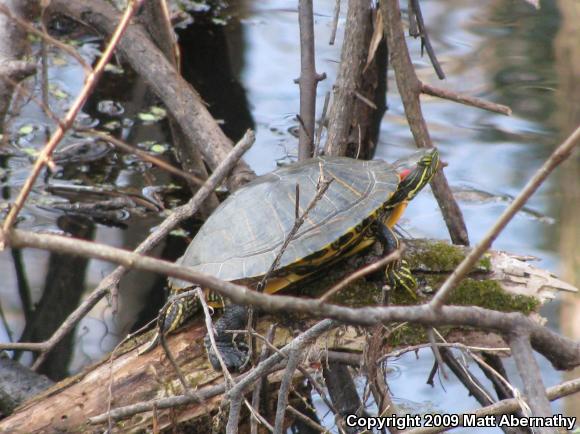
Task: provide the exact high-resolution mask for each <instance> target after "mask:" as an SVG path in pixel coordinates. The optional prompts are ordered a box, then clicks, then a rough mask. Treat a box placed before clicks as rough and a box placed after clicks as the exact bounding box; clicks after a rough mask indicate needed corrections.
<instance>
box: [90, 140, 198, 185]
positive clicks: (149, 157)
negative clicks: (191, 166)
mask: <svg viewBox="0 0 580 434" xmlns="http://www.w3.org/2000/svg"><path fill="white" fill-rule="evenodd" d="M83 132H84V131H83ZM86 132H87V133H90V134H92V135H95V136H97V137H99V138H100V139H102V140H104V141H106V142H108V143H111V144H112V145H114V146H115V147H117V148H120V149H122V150H123V151H125V152H129V153H131V154H135V155H137V156H138V157H139V158H140V159H142V160H144V161H148V162H149V163H151V164H153V165H155V166H157V167H159V168H161V169H163V170H165V171H167V172H169V173H172V174H174V175H177V176H179V177H181V178H183V179H185V180H186V181H189V182H191V183H193V184H194V185H200V186H201V185H203V183H204V182H205V181H204V180H203V179H200V178H198V177H197V176H195V175H192V174H191V173H187V172H184V171H183V170H180V169H178V168H176V167H173V166H172V165H171V164H169V163H167V162H166V161H163V160H161V159H159V158H157V157H154V156H153V155H150V154H148V153H147V152H145V151H142V150H141V149H139V148H137V147H135V146H131V145H129V144H128V143H126V142H124V141H123V140H120V139H118V138H116V137H113V136H111V135H110V134H107V133H104V132H102V131H97V130H87V131H86Z"/></svg>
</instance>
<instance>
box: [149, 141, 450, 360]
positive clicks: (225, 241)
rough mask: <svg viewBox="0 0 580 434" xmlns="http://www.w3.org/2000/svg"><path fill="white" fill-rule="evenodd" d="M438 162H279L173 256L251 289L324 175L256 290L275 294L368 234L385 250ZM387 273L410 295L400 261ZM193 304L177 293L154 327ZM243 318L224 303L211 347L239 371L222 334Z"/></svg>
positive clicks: (366, 241) (418, 156)
mask: <svg viewBox="0 0 580 434" xmlns="http://www.w3.org/2000/svg"><path fill="white" fill-rule="evenodd" d="M438 167H439V153H438V151H437V149H435V148H430V149H423V150H420V151H418V152H415V153H414V154H412V155H411V156H409V157H407V158H404V159H402V160H398V161H396V162H394V163H392V164H390V163H387V162H385V161H381V160H368V161H363V160H356V159H352V158H348V157H329V156H319V157H316V158H312V159H309V160H306V161H303V162H299V163H295V164H292V165H289V166H285V167H282V168H279V169H277V170H275V171H273V172H270V173H268V174H265V175H262V176H259V177H257V178H256V179H254V180H253V181H252V182H250V183H248V184H247V185H246V186H244V187H242V188H240V189H239V190H237V191H236V192H234V193H233V194H231V195H230V196H229V197H228V198H227V199H226V200H225V201H224V202H222V203H221V205H220V206H218V208H216V210H215V211H214V212H213V213H212V214H211V216H210V217H209V218H208V219H207V220H206V222H205V223H204V224H203V226H202V227H201V228H200V230H199V231H198V233H197V235H196V236H195V237H194V239H193V240H192V241H191V243H190V244H189V246H188V247H187V250H186V251H185V254H184V255H183V256H182V257H181V258H180V259H178V261H177V262H178V264H180V265H183V266H186V267H189V268H191V269H193V270H195V271H197V272H201V273H206V274H210V275H213V276H215V277H218V278H220V279H222V280H226V281H232V282H236V283H240V284H244V285H248V286H249V287H254V288H255V287H256V285H257V283H258V282H260V281H261V280H262V278H263V277H264V275H265V274H266V273H267V271H268V269H269V268H270V267H271V265H272V263H273V261H274V260H275V258H276V257H277V255H279V252H280V250H281V247H282V245H283V244H284V241H285V239H286V237H287V236H288V234H289V232H290V230H291V228H292V227H293V226H294V223H295V219H296V210H297V209H298V210H299V213H300V214H302V213H303V212H304V210H305V209H306V208H307V206H308V205H309V203H310V201H312V199H313V197H314V196H315V195H316V193H317V188H319V183H320V180H321V179H322V178H324V179H326V180H328V182H329V183H330V185H329V187H328V189H327V190H326V192H325V193H324V194H323V195H322V196H321V197H320V199H319V200H318V201H317V202H315V203H314V205H313V207H312V208H311V209H310V211H309V213H308V214H307V216H306V218H305V221H304V223H303V224H302V225H301V226H300V227H299V229H298V231H297V232H296V233H295V235H294V237H293V238H292V239H291V240H290V242H289V243H288V244H287V247H286V248H285V250H284V251H283V253H282V255H281V257H280V258H279V263H278V267H277V268H276V269H275V271H274V272H273V273H271V275H270V277H269V278H268V282H267V284H266V285H265V287H264V288H261V289H262V290H263V291H264V292H266V293H270V294H272V293H275V292H278V291H280V290H281V289H284V288H286V287H288V286H289V285H291V284H293V283H295V282H298V281H299V280H301V279H303V278H305V277H306V276H308V275H310V274H312V273H314V272H315V271H317V270H319V269H320V268H321V267H325V266H328V265H331V264H334V263H336V262H337V261H338V260H340V259H343V258H345V257H348V256H352V255H354V254H356V253H357V252H359V251H361V250H363V249H364V248H366V247H368V246H370V245H371V244H372V243H374V242H375V241H376V240H379V241H381V242H382V243H383V246H384V250H385V253H389V252H391V251H393V250H394V249H396V248H397V247H398V245H399V241H398V239H397V237H396V235H395V234H394V233H393V231H392V227H393V226H394V225H395V224H396V223H397V221H398V220H399V218H400V217H401V215H402V213H403V212H404V210H405V208H406V206H407V204H408V202H409V201H410V200H411V199H413V198H414V197H415V195H416V194H417V193H418V192H419V191H420V190H421V189H422V188H423V187H424V186H425V185H426V184H427V183H428V182H429V181H430V180H431V178H432V177H433V175H434V174H435V172H436V171H437V170H438ZM297 186H298V187H297ZM297 191H298V193H297ZM297 202H298V203H297ZM386 275H387V282H388V283H389V285H390V286H391V287H394V288H405V289H407V290H409V291H413V290H414V289H415V288H416V286H417V284H416V281H415V279H414V277H413V276H412V274H411V273H410V271H409V270H408V267H407V266H406V263H405V262H404V260H403V261H399V262H398V263H395V264H394V265H390V266H388V267H387V269H386ZM168 286H169V289H170V293H171V294H173V295H175V294H179V293H180V292H183V291H185V290H187V289H191V288H192V287H193V286H194V285H192V284H191V283H189V282H186V281H183V280H179V279H173V278H172V279H169V283H168ZM208 302H209V303H210V304H211V305H212V306H213V307H221V306H222V305H223V300H221V299H220V298H219V297H218V296H216V295H215V294H212V293H210V294H209V295H208ZM196 310H197V309H196V303H195V301H194V300H193V298H177V299H176V300H175V301H173V302H171V303H170V304H169V306H167V307H166V309H165V315H164V318H163V319H162V321H161V323H162V325H161V327H160V330H159V331H158V333H169V332H172V331H173V330H175V329H176V328H178V327H179V326H180V325H181V324H183V323H184V322H185V320H186V319H187V318H189V317H190V316H191V315H193V313H195V312H196ZM246 321H247V309H246V308H245V307H242V306H237V305H233V304H230V305H226V306H225V309H224V313H223V315H222V317H221V318H220V319H219V320H218V321H217V322H216V323H215V332H216V334H215V340H216V343H217V349H218V351H220V353H221V356H222V359H223V361H224V362H225V365H226V366H227V367H228V369H231V370H238V369H239V368H240V367H242V366H243V365H244V363H245V361H246V359H247V354H246V352H245V351H244V349H243V348H241V347H240V346H238V345H237V344H236V342H235V341H234V339H233V335H232V334H231V333H228V332H226V330H239V329H243V328H244V327H245V325H246ZM157 336H158V335H157ZM156 342H157V337H156V338H154V339H153V340H152V341H151V342H150V343H149V345H148V346H147V347H146V348H145V349H144V350H142V351H141V352H146V351H148V350H150V349H151V348H152V347H154V346H155V345H156ZM205 346H206V349H207V352H208V356H209V360H210V362H211V364H212V366H213V367H214V368H216V369H220V368H219V367H220V363H219V360H218V358H217V357H216V355H215V353H214V351H213V349H212V348H211V345H210V342H209V339H208V337H207V336H206V339H205Z"/></svg>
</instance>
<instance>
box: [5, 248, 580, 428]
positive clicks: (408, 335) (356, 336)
mask: <svg viewBox="0 0 580 434" xmlns="http://www.w3.org/2000/svg"><path fill="white" fill-rule="evenodd" d="M407 247H408V248H407V250H406V252H405V257H406V258H407V260H408V261H409V263H410V264H411V266H412V268H413V269H414V271H415V274H416V275H417V276H418V277H419V279H420V280H421V281H422V282H423V284H424V285H426V286H427V287H433V288H436V287H437V286H438V284H439V283H441V282H442V280H444V279H445V277H446V275H447V274H448V273H449V272H451V271H452V270H453V268H454V267H455V266H456V265H457V264H458V263H459V262H460V261H461V259H462V258H463V257H464V254H465V252H466V249H465V248H461V247H456V246H450V245H448V244H446V243H443V242H439V241H425V240H421V241H419V240H418V241H413V242H407ZM522 259H529V258H522V257H517V256H514V255H508V254H506V253H502V252H490V253H488V254H486V256H485V257H484V258H482V259H481V260H480V261H479V263H478V264H477V266H476V267H475V269H474V270H473V272H472V274H471V275H470V276H469V278H468V279H466V280H464V282H463V283H462V284H461V285H460V286H459V287H458V288H457V289H456V291H455V293H454V295H453V297H452V300H451V301H450V304H463V305H471V304H475V305H479V306H482V307H488V308H491V309H496V310H501V311H521V312H524V313H526V314H533V315H537V314H536V310H537V308H538V306H539V305H540V304H542V303H543V302H544V301H545V300H547V299H550V298H552V297H553V294H554V293H555V292H556V291H557V290H568V291H575V288H573V287H572V286H570V285H567V284H566V283H564V282H561V281H559V280H557V279H556V278H555V277H554V276H553V275H551V274H550V273H548V272H546V271H543V270H540V269H537V268H535V267H532V266H531V265H530V264H528V263H527V262H525V261H524V260H522ZM370 260H372V253H369V254H367V255H365V256H362V257H359V258H356V259H354V258H352V259H350V260H348V262H347V265H348V266H341V267H335V269H333V270H329V271H328V273H327V276H326V277H324V278H322V279H318V280H317V281H316V282H310V283H306V284H305V283H302V284H301V287H302V288H303V290H302V292H304V291H306V289H305V288H307V291H308V293H309V294H310V295H311V296H312V295H315V294H317V293H322V292H323V291H324V289H325V288H328V284H329V280H333V279H334V280H336V279H339V278H341V277H342V276H343V275H344V274H345V273H347V272H349V271H352V270H353V269H356V268H358V267H360V266H361V263H364V262H368V261H370ZM361 261H362V262H361ZM381 288H382V282H381V281H380V279H374V280H373V279H368V280H367V281H364V280H363V281H360V282H359V283H356V284H354V285H353V286H351V287H349V288H347V289H346V290H345V291H343V292H341V293H340V294H338V295H337V296H335V298H334V299H333V300H332V301H333V302H336V303H341V304H348V305H352V306H360V305H364V304H367V305H368V304H373V303H376V302H377V300H378V299H379V297H380V296H381ZM390 298H391V302H392V303H394V304H410V303H417V301H418V300H413V299H412V297H410V296H409V295H406V294H393V295H392V296H391V297H390ZM273 321H277V322H280V321H281V319H280V318H273V317H271V316H270V317H269V316H267V315H266V316H264V317H262V318H261V319H260V323H259V327H258V329H260V330H265V329H266V328H267V327H268V326H269V324H271V323H272V322H273ZM313 322H314V320H312V319H304V318H302V319H301V318H285V319H284V324H281V326H280V327H278V329H277V332H276V337H275V340H274V344H275V345H277V346H282V345H284V344H285V343H287V342H289V340H290V339H291V337H292V336H293V329H295V328H304V327H307V326H309V325H310V324H312V323H313ZM443 333H445V334H446V336H448V337H450V338H451V337H452V339H453V341H454V342H463V343H469V344H472V345H477V346H482V347H486V346H487V347H490V346H491V347H497V346H498V345H500V344H501V339H500V338H499V337H493V336H491V335H490V334H489V333H479V334H478V333H477V332H474V331H462V330H458V329H451V328H446V329H445V330H443ZM204 335H205V328H204V326H203V323H202V321H201V320H197V321H194V322H193V323H192V324H190V325H188V326H187V327H185V328H183V329H182V330H180V331H179V332H178V333H176V334H174V335H172V336H170V337H169V338H168V345H169V348H170V350H171V352H172V354H173V355H174V357H175V359H176V361H177V363H178V365H179V366H180V368H181V370H182V372H183V373H184V374H185V376H186V379H187V381H188V382H189V384H190V385H191V386H192V388H194V389H197V390H199V389H202V388H206V387H208V386H211V385H218V384H220V383H221V382H222V376H221V374H220V373H217V372H215V371H213V369H211V367H210V366H209V364H208V362H207V359H206V356H205V351H204V348H203V344H202V343H203V336H204ZM149 337H150V333H149V334H145V335H142V336H139V337H137V338H134V339H133V340H131V341H130V342H128V343H127V344H126V345H124V346H123V347H121V348H120V349H118V350H117V351H115V353H114V355H113V356H112V357H108V358H106V359H104V360H102V361H101V362H99V363H96V364H94V365H93V366H90V367H88V368H86V369H85V370H84V371H83V372H82V373H80V374H78V375H76V376H74V377H71V378H69V379H67V380H64V381H61V382H60V383H58V384H56V385H55V386H53V387H51V388H50V389H48V390H46V391H45V392H43V393H42V394H40V395H38V396H36V397H34V398H33V399H31V400H30V401H28V402H27V403H25V404H23V405H22V406H20V407H19V408H18V409H16V411H15V412H14V413H13V414H12V415H11V416H9V417H8V418H6V419H4V420H2V421H0V432H10V433H18V432H22V433H45V432H78V433H81V432H82V433H91V432H95V433H96V432H102V431H103V429H104V427H103V426H100V425H90V424H89V422H88V419H89V418H90V417H94V416H97V415H99V414H103V413H105V412H106V411H107V409H108V408H116V407H120V406H127V405H131V404H135V403H139V402H142V401H148V400H152V399H155V398H162V397H169V396H172V395H177V394H181V393H182V387H181V385H180V382H179V380H178V379H177V376H176V373H175V371H174V369H173V368H172V366H171V365H170V363H169V362H168V360H167V359H166V357H165V355H164V353H163V350H162V348H160V347H158V348H156V349H155V350H153V351H151V352H150V353H146V354H143V355H138V354H137V351H138V348H139V347H140V346H141V345H142V344H143V342H146V341H147V340H148V339H149ZM425 339H426V338H425V333H424V331H423V329H422V328H418V327H414V326H411V325H408V326H405V327H398V328H397V332H396V333H392V334H391V336H390V341H389V344H388V348H385V349H384V353H386V352H389V351H391V350H394V349H396V348H402V347H404V346H406V345H409V344H417V343H421V342H425ZM365 342H366V340H365V334H364V333H361V329H360V328H357V327H346V326H345V327H343V328H341V329H339V330H335V331H334V332H333V333H332V334H331V335H330V336H328V335H327V336H324V337H322V338H320V339H319V341H318V342H317V344H316V345H314V346H313V350H311V351H309V355H308V361H307V362H306V365H308V366H311V367H312V368H314V369H315V368H317V367H318V366H319V363H320V359H321V358H324V357H326V355H327V354H328V353H327V352H326V351H327V350H329V349H330V350H337V351H343V352H349V353H350V354H353V353H354V354H357V353H358V354H360V353H362V350H363V347H364V345H365ZM355 359H356V358H355ZM351 360H352V358H351ZM269 379H270V380H272V381H274V382H275V381H276V375H275V374H273V375H270V377H269ZM221 400H222V397H221V395H219V394H217V395H215V396H214V397H212V398H210V399H208V400H206V401H204V402H203V403H201V404H191V405H187V406H182V407H179V408H175V409H171V410H159V411H157V414H156V417H155V422H154V418H153V413H152V412H148V413H142V414H139V415H136V416H132V417H130V418H128V419H126V420H124V421H120V422H115V423H113V426H114V430H115V431H116V432H124V433H125V432H144V431H146V430H147V429H150V428H151V427H152V425H153V424H154V423H155V425H156V427H158V428H159V429H160V430H163V429H168V428H170V427H171V426H175V424H177V425H181V424H186V425H187V426H188V432H208V429H209V425H208V424H209V423H210V422H211V420H210V418H209V415H211V414H214V413H215V411H216V410H217V409H218V407H219V405H220V403H221ZM191 427H194V429H193V430H191V429H192V428H191Z"/></svg>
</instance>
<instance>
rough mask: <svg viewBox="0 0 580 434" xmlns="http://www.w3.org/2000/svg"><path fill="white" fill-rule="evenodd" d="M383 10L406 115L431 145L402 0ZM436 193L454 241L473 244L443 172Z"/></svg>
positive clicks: (423, 143) (422, 141)
mask: <svg viewBox="0 0 580 434" xmlns="http://www.w3.org/2000/svg"><path fill="white" fill-rule="evenodd" d="M381 12H382V14H383V18H384V29H385V34H386V35H387V44H388V47H389V53H390V54H391V62H392V64H393V68H394V70H395V78H396V80H397V87H398V89H399V94H400V95H401V99H402V100H403V106H404V107H405V115H406V117H407V121H408V123H409V128H410V129H411V133H412V134H413V138H414V139H415V143H416V145H417V147H419V148H431V147H433V142H432V141H431V137H430V136H429V130H428V129H427V124H426V122H425V118H424V117H423V113H422V110H421V102H420V100H419V96H420V93H421V82H420V81H419V79H418V78H417V74H416V72H415V68H414V67H413V64H412V63H411V58H410V56H409V50H408V48H407V44H406V43H405V32H404V31H403V24H402V22H401V10H400V9H399V0H386V1H384V2H381ZM431 187H432V188H433V194H434V195H435V198H436V199H437V203H438V204H439V208H440V209H441V213H442V214H443V218H444V220H445V224H446V225H447V229H448V230H449V235H450V236H451V239H452V240H453V243H454V244H464V245H469V237H468V235H467V228H466V226H465V222H464V221H463V215H462V213H461V209H460V208H459V206H458V205H457V202H456V201H455V199H454V197H453V194H452V193H451V190H450V189H449V185H448V184H447V179H446V178H445V175H444V174H443V171H442V170H440V171H438V172H437V173H436V174H435V176H434V177H433V180H432V181H431Z"/></svg>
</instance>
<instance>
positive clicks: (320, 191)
mask: <svg viewBox="0 0 580 434" xmlns="http://www.w3.org/2000/svg"><path fill="white" fill-rule="evenodd" d="M321 173H322V177H321V178H320V179H319V180H318V183H319V184H318V186H317V188H316V194H315V195H314V197H313V198H312V199H311V200H310V202H309V203H308V206H307V207H306V209H305V210H304V212H303V213H302V215H301V216H300V217H299V218H297V219H296V220H295V221H294V225H293V226H292V229H290V232H288V234H287V235H286V238H285V239H284V243H283V244H282V246H281V247H280V250H279V251H278V254H277V255H276V258H275V259H274V261H273V262H272V264H271V265H270V268H269V269H268V271H266V273H265V274H264V276H263V277H262V280H260V283H258V285H257V286H256V291H258V292H262V291H263V290H264V288H265V287H266V283H267V281H268V279H269V278H270V276H271V275H272V273H273V272H274V271H275V270H276V269H277V268H278V266H279V264H280V260H281V259H282V255H283V254H284V252H285V251H286V249H287V248H288V245H289V244H290V242H291V241H292V240H293V239H294V237H295V236H296V234H297V233H298V230H299V229H300V227H301V226H302V225H303V224H304V222H305V221H306V218H307V217H308V215H309V214H310V211H312V209H313V208H314V206H315V205H316V204H317V203H318V201H320V199H322V196H323V195H324V193H326V190H328V187H330V184H331V183H332V181H333V180H334V178H330V179H325V178H324V166H322V165H321ZM298 206H299V205H298Z"/></svg>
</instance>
